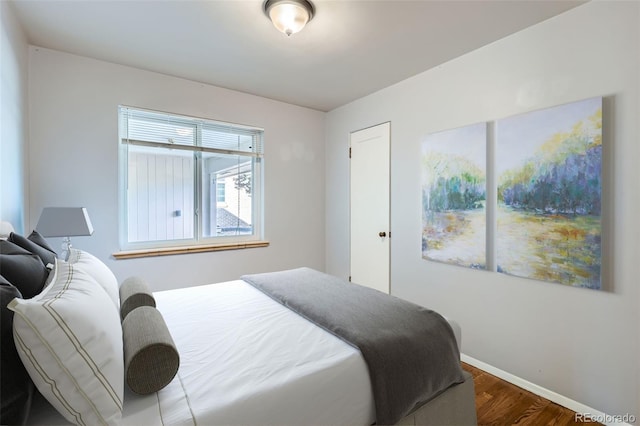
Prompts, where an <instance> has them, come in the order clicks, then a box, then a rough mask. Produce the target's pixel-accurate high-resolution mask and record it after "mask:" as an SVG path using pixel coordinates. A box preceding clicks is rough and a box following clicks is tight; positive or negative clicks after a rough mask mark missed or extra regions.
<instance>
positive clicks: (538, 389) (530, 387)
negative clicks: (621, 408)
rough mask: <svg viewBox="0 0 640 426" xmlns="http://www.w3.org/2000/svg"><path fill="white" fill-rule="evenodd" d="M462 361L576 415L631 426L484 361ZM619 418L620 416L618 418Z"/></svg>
mask: <svg viewBox="0 0 640 426" xmlns="http://www.w3.org/2000/svg"><path fill="white" fill-rule="evenodd" d="M460 359H461V360H462V362H465V363H467V364H469V365H472V366H474V367H477V368H479V369H480V370H483V371H486V372H487V373H489V374H492V375H494V376H496V377H499V378H501V379H502V380H505V381H507V382H509V383H512V384H514V385H516V386H518V387H520V388H522V389H524V390H527V391H529V392H531V393H534V394H536V395H538V396H541V397H543V398H545V399H548V400H549V401H552V402H555V403H556V404H558V405H562V406H563V407H566V408H568V409H570V410H572V411H575V412H576V413H581V414H587V413H588V414H589V416H591V418H593V419H595V420H596V421H599V422H600V423H603V424H605V425H616V426H617V425H627V426H631V424H630V423H625V422H623V421H616V420H618V419H617V418H616V416H611V415H608V414H605V413H603V412H602V411H599V410H596V409H594V408H591V407H588V406H586V405H584V404H581V403H579V402H577V401H574V400H573V399H571V398H567V397H566V396H563V395H560V394H559V393H556V392H553V391H551V390H549V389H546V388H543V387H542V386H538V385H536V384H535V383H531V382H529V381H528V380H524V379H522V378H520V377H518V376H515V375H513V374H511V373H507V372H506V371H503V370H500V369H499V368H496V367H494V366H492V365H489V364H487V363H484V362H482V361H479V360H477V359H475V358H472V357H470V356H468V355H465V354H461V355H460ZM618 417H619V416H618ZM635 421H636V420H635V419H631V422H634V423H635Z"/></svg>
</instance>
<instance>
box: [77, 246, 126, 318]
mask: <svg viewBox="0 0 640 426" xmlns="http://www.w3.org/2000/svg"><path fill="white" fill-rule="evenodd" d="M68 262H69V263H71V264H73V265H74V266H77V267H78V268H80V269H82V270H83V271H85V272H86V273H88V274H89V275H91V276H92V277H93V278H94V279H95V280H96V281H97V282H98V284H100V285H101V286H102V288H104V290H105V291H106V292H107V294H108V295H109V297H110V298H111V300H113V303H114V304H115V305H116V309H117V310H118V312H120V293H119V288H118V280H117V279H116V276H115V275H113V272H111V269H109V267H108V266H107V265H105V264H104V263H102V261H101V260H100V259H98V258H97V257H95V256H94V255H92V254H90V253H87V252H86V251H82V250H78V249H73V248H72V249H71V253H69V260H68Z"/></svg>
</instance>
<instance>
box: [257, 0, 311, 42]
mask: <svg viewBox="0 0 640 426" xmlns="http://www.w3.org/2000/svg"><path fill="white" fill-rule="evenodd" d="M264 10H265V13H266V14H267V16H269V18H270V19H271V22H273V25H274V26H275V27H276V28H277V29H278V30H279V31H280V32H283V33H285V34H286V35H287V36H290V35H291V34H295V33H297V32H298V31H300V30H301V29H303V28H304V26H305V25H306V24H307V22H309V21H310V20H311V18H313V5H312V4H311V3H309V2H308V1H306V0H268V1H267V2H265V4H264Z"/></svg>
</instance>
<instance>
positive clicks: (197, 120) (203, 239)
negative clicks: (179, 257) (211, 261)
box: [114, 105, 268, 258]
mask: <svg viewBox="0 0 640 426" xmlns="http://www.w3.org/2000/svg"><path fill="white" fill-rule="evenodd" d="M124 111H134V112H141V113H149V114H161V115H166V116H168V117H171V119H173V120H175V122H180V121H182V120H184V121H185V123H189V122H191V123H194V126H195V128H196V137H195V139H196V140H195V145H193V146H188V145H180V146H177V145H173V146H172V148H175V149H179V150H184V151H190V152H192V154H193V161H194V167H193V173H194V175H193V180H194V185H193V191H194V194H193V197H194V212H193V235H194V237H193V238H183V239H172V240H159V241H134V242H130V241H129V235H128V233H129V226H128V225H129V212H128V182H129V152H128V149H129V146H130V145H142V146H144V145H147V146H150V147H151V148H158V152H161V151H160V150H162V149H167V148H168V146H169V145H168V144H165V145H166V147H165V146H160V145H162V143H155V142H144V141H137V140H133V139H129V138H128V137H126V136H128V133H127V131H126V130H125V127H126V126H127V125H126V124H125V123H123V121H126V120H124V119H123V114H127V113H126V112H124ZM202 123H209V124H211V125H213V126H224V127H227V128H231V129H238V130H239V132H238V133H240V131H241V130H243V131H247V130H249V131H252V132H255V135H256V137H257V138H258V140H256V141H255V142H254V143H255V144H257V145H258V148H256V150H255V152H249V151H247V152H244V151H234V150H226V149H220V148H211V147H205V146H202V143H201V142H202ZM125 135H126V136H125ZM125 141H126V142H125ZM263 141H264V129H262V128H259V127H256V126H248V125H242V124H236V123H230V122H224V121H220V120H212V119H209V118H202V117H193V116H187V115H183V114H175V113H171V112H164V111H157V110H150V109H145V108H139V107H132V106H127V105H118V192H119V196H118V204H119V208H118V228H119V232H118V234H119V249H120V251H119V253H114V257H115V258H129V257H143V256H157V255H165V254H179V253H182V252H201V251H217V250H221V249H222V250H226V249H237V248H248V247H264V246H267V245H268V242H266V241H264V229H263V220H264V202H263V193H264V153H263V152H261V151H262V144H263ZM205 152H207V153H208V152H211V153H214V154H222V155H227V154H228V155H239V156H242V157H247V158H250V157H251V158H252V159H251V166H250V167H251V171H252V173H251V176H252V183H251V185H252V192H251V198H252V200H251V226H252V233H251V234H250V235H249V234H245V235H226V236H216V235H213V236H205V235H204V234H203V230H204V229H205V228H204V223H203V221H204V220H205V218H204V214H203V203H204V198H205V196H204V194H203V188H204V184H205V182H203V180H204V179H207V178H208V174H206V173H205V174H203V153H205ZM239 191H240V189H239ZM210 201H211V200H210ZM213 201H214V204H213V208H217V182H216V200H213ZM208 247H209V248H210V250H209V249H207V248H208Z"/></svg>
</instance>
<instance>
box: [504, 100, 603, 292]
mask: <svg viewBox="0 0 640 426" xmlns="http://www.w3.org/2000/svg"><path fill="white" fill-rule="evenodd" d="M496 135H497V144H496V176H497V185H498V206H497V211H496V217H497V236H496V252H497V268H498V272H502V273H505V274H509V275H515V276H520V277H526V278H532V279H537V280H542V281H549V282H554V283H561V284H565V285H570V286H576V287H586V288H592V289H600V288H601V277H600V269H601V242H600V241H601V220H600V217H601V195H602V177H601V176H602V173H601V168H602V98H601V97H598V98H591V99H586V100H584V101H579V102H574V103H571V104H566V105H561V106H557V107H553V108H548V109H544V110H539V111H533V112H529V113H526V114H520V115H516V116H513V117H509V118H505V119H502V120H498V121H497V122H496Z"/></svg>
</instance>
